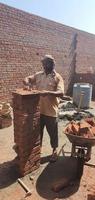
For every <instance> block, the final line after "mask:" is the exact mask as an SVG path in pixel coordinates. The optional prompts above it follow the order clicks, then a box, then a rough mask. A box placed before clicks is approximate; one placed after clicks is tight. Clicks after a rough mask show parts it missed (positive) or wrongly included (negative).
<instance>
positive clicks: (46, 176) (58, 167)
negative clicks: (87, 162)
mask: <svg viewBox="0 0 95 200" xmlns="http://www.w3.org/2000/svg"><path fill="white" fill-rule="evenodd" d="M42 160H45V158H44V159H42ZM46 162H47V158H46ZM43 163H44V162H43ZM76 176H77V159H76V158H73V157H65V156H62V157H59V159H58V160H57V162H55V163H49V164H48V165H47V166H46V168H45V169H44V170H43V171H42V173H41V174H40V176H39V177H38V179H37V182H36V190H37V192H38V194H39V195H40V196H41V197H43V198H44V199H48V200H53V199H55V198H59V199H61V198H67V197H69V196H71V195H72V194H74V193H75V192H77V190H78V188H79V185H80V181H76ZM66 178H67V179H69V180H73V184H70V185H68V186H67V187H65V188H64V189H62V190H60V192H58V193H56V192H54V191H53V190H52V186H53V185H54V183H56V182H57V181H60V180H62V179H66Z"/></svg>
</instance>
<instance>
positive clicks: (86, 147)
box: [65, 133, 95, 162]
mask: <svg viewBox="0 0 95 200" xmlns="http://www.w3.org/2000/svg"><path fill="white" fill-rule="evenodd" d="M65 134H66V136H67V138H68V139H69V141H70V142H71V143H72V149H71V156H72V157H80V158H83V159H84V161H86V162H87V161H89V160H90V159H91V149H92V146H94V145H95V137H94V138H84V137H82V136H77V135H73V134H70V133H65Z"/></svg>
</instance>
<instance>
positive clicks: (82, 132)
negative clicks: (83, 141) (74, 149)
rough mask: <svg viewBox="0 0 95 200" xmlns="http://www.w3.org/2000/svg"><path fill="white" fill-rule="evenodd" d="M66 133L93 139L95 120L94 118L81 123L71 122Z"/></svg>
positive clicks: (94, 135)
mask: <svg viewBox="0 0 95 200" xmlns="http://www.w3.org/2000/svg"><path fill="white" fill-rule="evenodd" d="M65 133H68V134H73V135H76V136H81V137H84V138H93V137H95V120H94V118H86V119H85V120H81V121H80V122H75V121H71V122H70V123H69V124H68V125H67V127H66V128H65Z"/></svg>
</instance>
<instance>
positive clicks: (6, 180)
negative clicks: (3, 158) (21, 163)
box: [0, 159, 19, 189]
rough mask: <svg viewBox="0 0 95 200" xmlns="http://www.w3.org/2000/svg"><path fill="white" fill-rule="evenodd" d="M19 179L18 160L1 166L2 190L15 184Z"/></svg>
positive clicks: (0, 179) (0, 186)
mask: <svg viewBox="0 0 95 200" xmlns="http://www.w3.org/2000/svg"><path fill="white" fill-rule="evenodd" d="M18 177H19V174H18V168H17V164H16V159H14V160H11V161H8V162H4V163H2V164H0V189H2V188H5V187H8V186H10V185H11V184H13V183H14V182H15V181H16V180H17V178H18Z"/></svg>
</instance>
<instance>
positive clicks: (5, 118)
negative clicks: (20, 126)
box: [0, 102, 12, 129]
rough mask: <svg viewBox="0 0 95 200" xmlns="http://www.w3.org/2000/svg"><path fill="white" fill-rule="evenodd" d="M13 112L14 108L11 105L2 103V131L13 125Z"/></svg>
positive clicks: (0, 120) (0, 117)
mask: <svg viewBox="0 0 95 200" xmlns="http://www.w3.org/2000/svg"><path fill="white" fill-rule="evenodd" d="M11 110H12V108H11V106H10V104H9V103H6V102H1V103H0V129H2V128H6V127H9V126H11V125H12V117H11Z"/></svg>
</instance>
